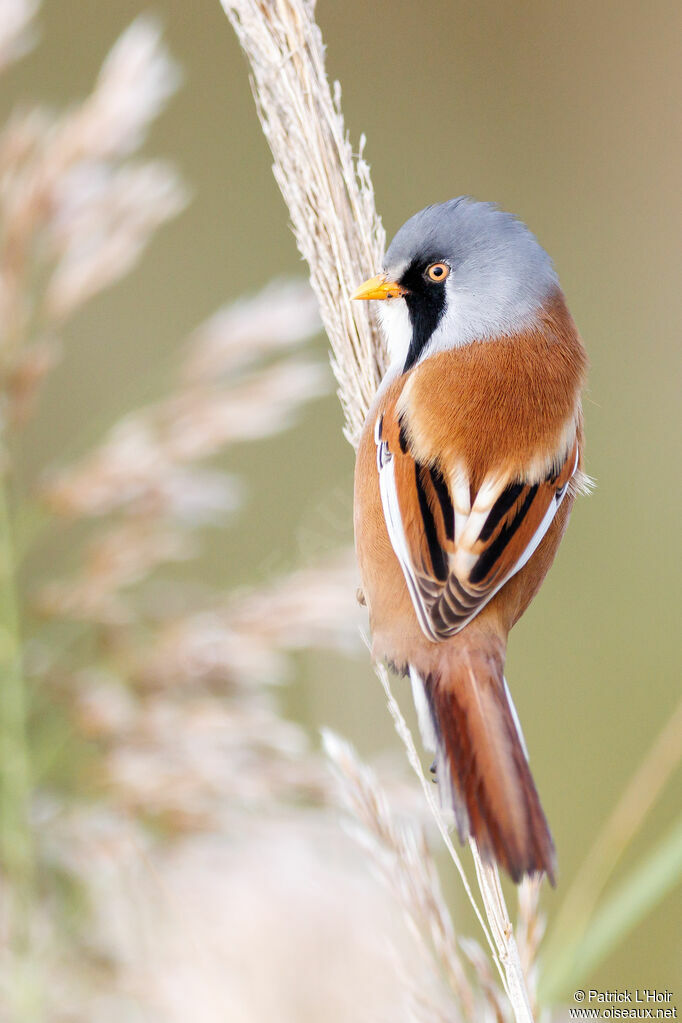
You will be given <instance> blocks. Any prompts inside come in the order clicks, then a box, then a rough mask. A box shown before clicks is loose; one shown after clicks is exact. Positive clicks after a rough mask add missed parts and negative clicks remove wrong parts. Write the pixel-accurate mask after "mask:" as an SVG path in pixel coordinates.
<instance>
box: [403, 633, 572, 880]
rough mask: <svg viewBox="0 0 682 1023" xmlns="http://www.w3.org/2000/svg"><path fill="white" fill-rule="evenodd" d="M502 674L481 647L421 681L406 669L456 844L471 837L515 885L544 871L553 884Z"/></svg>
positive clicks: (543, 829)
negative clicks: (432, 750)
mask: <svg viewBox="0 0 682 1023" xmlns="http://www.w3.org/2000/svg"><path fill="white" fill-rule="evenodd" d="M503 670H504V665H503V660H502V657H501V656H499V655H498V654H497V652H493V651H491V650H490V649H486V648H485V647H484V648H482V649H471V648H464V649H463V650H461V651H458V652H457V654H456V655H455V656H454V657H452V658H449V659H448V662H447V663H446V665H444V667H443V669H442V670H441V671H440V672H439V673H433V674H431V675H428V676H427V677H425V678H422V677H421V676H420V675H419V674H418V672H416V671H415V670H414V669H413V668H410V675H411V678H412V685H413V691H414V694H415V700H416V703H417V710H418V714H419V719H420V726H421V730H422V735H423V739H424V742H425V744H426V745H427V746H435V753H436V775H437V780H438V784H439V789H440V793H441V800H442V802H443V804H444V805H451V806H452V809H453V810H454V813H455V819H456V822H457V828H458V831H459V836H460V839H461V840H462V841H465V839H466V838H467V837H468V836H469V835H471V836H473V838H474V839H475V840H476V844H477V845H478V848H479V850H480V852H481V854H482V856H483V857H484V858H488V859H493V860H496V861H497V862H498V863H499V864H500V866H502V867H504V869H505V870H506V871H507V872H508V873H509V875H510V877H511V878H512V879H513V880H514V881H515V882H516V883H518V882H519V881H520V880H521V878H522V877H523V875H524V874H536V873H541V872H545V873H546V874H547V876H548V877H549V880H550V881H551V883H552V884H554V880H555V873H556V856H555V851H554V843H553V841H552V836H551V834H550V831H549V827H548V825H547V821H546V819H545V815H544V813H543V810H542V806H541V805H540V799H539V796H538V794H537V790H536V788H535V783H534V781H533V776H532V774H531V773H530V768H529V766H528V760H527V756H526V751H525V744H524V742H523V738H522V735H521V732H520V728H519V725H518V719H517V718H516V713H515V711H514V708H513V704H512V703H511V697H510V696H509V693H508V690H507V687H506V683H505V680H504V675H503ZM422 687H423V690H422V691H421V692H420V689H421V688H422Z"/></svg>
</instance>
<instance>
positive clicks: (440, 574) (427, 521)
mask: <svg viewBox="0 0 682 1023" xmlns="http://www.w3.org/2000/svg"><path fill="white" fill-rule="evenodd" d="M421 474H422V466H421V465H420V464H419V462H415V463H414V475H415V482H416V486H417V497H418V499H419V511H420V512H421V517H422V520H423V522H424V533H425V535H426V542H427V543H428V545H429V555H430V557H431V564H432V565H433V574H434V575H435V577H436V579H439V580H440V581H441V582H445V580H446V579H447V577H448V566H447V561H446V559H445V554H444V553H443V548H442V547H441V545H440V543H439V542H438V533H437V532H436V520H435V519H434V517H433V512H432V511H431V509H430V507H429V502H428V500H427V498H426V491H425V490H424V485H423V483H422V479H421Z"/></svg>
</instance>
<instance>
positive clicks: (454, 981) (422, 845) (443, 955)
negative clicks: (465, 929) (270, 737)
mask: <svg viewBox="0 0 682 1023" xmlns="http://www.w3.org/2000/svg"><path fill="white" fill-rule="evenodd" d="M322 741H323V746H324V750H325V752H326V754H327V757H328V758H329V761H330V764H331V765H332V768H333V772H334V776H335V779H336V783H337V787H338V791H339V798H340V802H341V805H342V806H343V807H344V809H345V810H346V811H347V813H349V815H350V823H349V827H350V829H351V833H352V834H353V835H354V836H355V837H356V839H357V840H358V841H359V842H360V843H361V844H362V845H363V847H364V848H365V849H366V850H367V851H368V852H369V854H370V855H371V857H372V860H373V862H374V863H375V865H376V867H377V869H378V871H379V873H380V876H381V877H382V878H383V880H384V883H385V884H387V885H388V886H389V887H390V888H391V889H392V890H393V892H394V895H395V898H396V900H397V901H398V903H399V904H400V905H401V906H402V909H403V912H404V913H405V915H406V918H407V921H408V924H409V926H410V928H411V929H412V931H413V933H414V934H415V936H416V937H417V938H418V939H419V941H420V942H421V944H422V946H423V950H424V952H425V953H426V955H427V956H428V957H429V958H430V959H431V960H432V961H433V962H434V964H435V965H437V967H438V968H439V969H438V973H440V975H441V976H442V978H443V979H444V980H445V981H446V983H447V985H448V987H449V989H450V995H451V998H452V1001H453V1005H452V1007H451V1010H454V1011H455V1012H456V1015H457V1018H458V1019H471V1020H477V1019H480V1018H481V1016H480V1014H479V1012H480V1006H477V1005H476V1002H475V997H474V991H473V989H472V987H471V984H470V983H469V980H468V978H467V976H466V973H465V971H464V967H463V964H462V962H461V959H460V957H459V954H458V951H457V939H456V934H455V929H454V925H453V923H452V918H451V916H450V913H449V912H448V909H447V906H446V905H445V902H444V899H443V895H442V892H441V889H440V884H439V882H438V875H437V873H436V868H435V865H434V863H433V860H432V858H431V854H430V852H429V849H428V846H427V844H426V840H425V837H424V835H423V833H421V832H418V831H417V830H416V829H415V828H408V827H407V826H406V825H401V824H399V823H398V822H397V821H396V820H395V819H394V817H393V814H392V812H391V810H390V808H389V804H388V800H387V798H386V795H385V793H384V791H383V790H382V788H381V786H380V785H379V782H378V779H377V776H376V774H375V772H374V771H372V770H371V769H370V768H368V767H367V766H366V765H365V764H363V763H362V762H361V761H360V760H359V758H358V756H357V754H356V753H355V751H354V750H353V748H352V747H351V746H350V744H349V743H347V742H345V741H344V740H342V739H340V738H339V737H338V736H336V735H335V734H334V733H333V732H329V731H324V732H323V735H322Z"/></svg>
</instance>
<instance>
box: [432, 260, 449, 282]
mask: <svg viewBox="0 0 682 1023" xmlns="http://www.w3.org/2000/svg"><path fill="white" fill-rule="evenodd" d="M449 273H450V267H449V266H448V264H447V263H432V264H431V266H429V267H427V270H426V276H427V277H428V278H429V280H430V281H435V282H436V283H437V284H438V283H440V281H444V280H445V278H446V277H447V275H448V274H449Z"/></svg>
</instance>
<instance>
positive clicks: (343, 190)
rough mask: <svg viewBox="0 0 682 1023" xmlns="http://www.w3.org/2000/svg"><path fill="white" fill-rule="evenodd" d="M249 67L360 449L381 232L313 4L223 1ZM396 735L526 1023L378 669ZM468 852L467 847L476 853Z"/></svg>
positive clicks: (503, 923)
mask: <svg viewBox="0 0 682 1023" xmlns="http://www.w3.org/2000/svg"><path fill="white" fill-rule="evenodd" d="M221 3H222V6H223V8H224V10H225V13H226V15H227V17H228V18H229V20H230V22H231V24H232V26H233V28H234V30H235V32H236V34H237V37H238V39H239V42H240V44H241V46H242V49H243V50H244V52H245V54H246V56H247V58H248V59H249V62H250V66H251V72H252V88H253V93H254V98H255V101H256V106H257V109H258V114H259V117H260V121H261V126H262V128H263V133H264V135H265V137H266V139H267V141H268V144H269V146H270V149H271V151H272V155H273V158H274V166H273V173H274V176H275V179H276V181H277V184H278V185H279V187H280V190H281V192H282V195H283V197H284V200H285V202H286V204H287V207H288V209H289V215H290V217H291V222H292V227H293V231H294V235H295V237H296V242H297V244H298V247H299V249H300V251H301V254H302V255H303V257H304V258H305V259H306V261H307V263H308V266H309V268H310V280H311V284H312V286H313V289H314V290H315V292H316V294H317V296H318V300H319V303H320V313H321V316H322V321H323V323H324V326H325V329H326V331H327V335H328V337H329V341H330V344H331V348H332V353H333V358H332V367H333V369H334V373H335V375H336V378H337V381H338V384H339V392H338V393H339V399H340V401H341V405H342V408H343V411H344V414H345V419H346V427H345V433H346V437H347V438H348V440H349V441H350V442H351V443H352V444H353V445H354V446H357V443H358V440H359V435H360V430H361V428H362V424H363V422H364V419H365V416H366V414H367V410H368V408H369V405H370V403H371V401H372V398H373V396H374V393H375V391H376V388H377V386H378V383H379V381H380V379H381V376H382V373H383V371H384V370H385V368H386V362H387V360H386V352H385V347H384V344H383V340H382V338H381V334H380V332H379V330H378V329H377V324H376V322H375V321H374V319H373V318H372V313H371V311H370V310H368V309H367V308H366V304H365V303H352V302H351V301H350V296H351V294H352V292H353V290H354V288H355V287H356V286H357V283H358V281H361V280H363V279H364V278H365V277H366V276H368V274H370V273H373V272H376V268H377V267H378V266H380V265H381V261H382V257H383V247H384V244H385V235H384V231H383V228H382V226H381V221H380V219H379V217H378V215H377V212H376V208H375V204H374V192H373V189H372V183H371V178H370V174H369V168H368V166H367V164H366V163H365V162H364V160H363V159H362V148H363V145H364V140H363V142H361V145H360V153H359V155H358V156H357V157H354V156H353V151H352V148H351V145H350V142H349V139H348V136H347V133H346V129H345V125H344V121H343V115H342V113H341V102H340V99H341V90H340V87H339V85H338V84H336V85H335V87H334V91H333V93H332V91H331V89H330V87H329V81H328V79H327V75H326V70H325V63H324V44H323V41H322V34H321V32H320V30H319V28H318V26H317V24H316V22H315V5H314V3H313V2H311V0H270V2H269V3H266V4H264V3H259V2H257V0H221ZM377 671H378V673H379V678H380V679H381V683H382V685H383V687H384V690H385V692H386V697H387V700H388V703H389V708H390V710H391V714H392V715H393V718H394V721H395V724H396V728H397V730H398V732H399V734H400V736H401V738H402V739H403V742H404V743H405V745H406V748H407V751H408V757H409V760H410V763H411V764H412V767H413V768H414V770H415V771H416V772H417V774H418V776H419V777H420V780H421V782H422V787H423V788H424V791H425V794H426V796H427V800H428V802H429V806H430V807H431V810H432V812H433V814H434V816H435V819H436V823H437V824H438V828H439V831H440V833H441V835H442V837H443V840H444V842H445V844H446V846H447V848H448V851H449V852H450V856H451V857H452V859H453V862H454V864H455V866H456V868H457V870H458V872H459V874H460V877H461V879H462V882H463V884H464V887H465V890H466V892H467V894H468V896H469V899H470V900H471V902H472V905H473V906H474V909H475V912H476V915H477V917H478V919H479V922H480V923H481V926H482V928H483V931H484V934H485V936H486V939H487V941H488V945H489V947H490V951H491V954H492V956H493V959H494V961H495V963H496V964H497V967H498V970H499V971H500V976H501V978H502V982H503V985H504V987H505V991H506V993H507V995H508V997H509V1000H510V1002H511V1005H512V1008H513V1011H514V1016H515V1019H516V1020H517V1023H530V1021H532V1014H531V1009H530V998H529V995H528V990H527V987H526V983H525V978H524V975H523V970H522V967H521V962H520V959H519V954H518V949H517V948H516V942H515V939H514V932H513V928H512V925H511V922H510V920H509V913H508V912H507V908H506V905H505V902H504V897H503V895H502V890H501V887H500V884H499V877H498V875H497V871H496V868H494V867H485V866H484V865H483V864H482V863H481V862H480V860H478V861H477V862H476V857H477V855H478V854H477V850H476V851H475V853H474V856H475V862H476V867H477V875H478V880H479V887H480V890H481V896H482V899H483V905H484V907H485V913H486V915H487V917H488V921H489V924H490V927H488V926H486V924H485V922H484V920H483V916H482V914H481V912H480V910H479V909H478V907H477V904H476V902H475V899H474V897H473V894H472V892H471V888H470V886H469V884H468V881H467V879H466V874H465V872H464V869H463V867H462V864H461V861H460V859H459V856H458V855H457V853H456V851H455V849H454V847H453V845H452V842H451V840H450V836H449V834H448V830H447V826H446V825H445V822H444V821H443V818H442V815H441V813H440V810H439V808H438V806H437V805H436V803H435V800H434V797H433V794H432V793H431V792H430V790H429V786H428V784H427V783H426V780H425V779H424V777H423V772H422V771H421V765H420V762H419V758H418V756H417V753H416V749H415V747H414V742H413V740H412V737H411V734H410V732H409V729H408V727H407V725H406V723H405V720H404V718H403V717H402V714H401V712H400V708H399V707H398V705H397V703H396V701H395V700H394V698H393V696H392V694H391V692H390V685H389V682H388V675H387V673H386V671H385V669H383V668H382V667H381V666H379V667H378V668H377ZM473 848H475V847H473Z"/></svg>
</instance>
